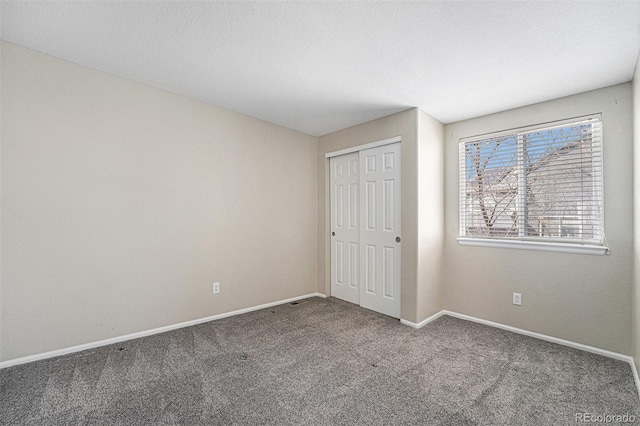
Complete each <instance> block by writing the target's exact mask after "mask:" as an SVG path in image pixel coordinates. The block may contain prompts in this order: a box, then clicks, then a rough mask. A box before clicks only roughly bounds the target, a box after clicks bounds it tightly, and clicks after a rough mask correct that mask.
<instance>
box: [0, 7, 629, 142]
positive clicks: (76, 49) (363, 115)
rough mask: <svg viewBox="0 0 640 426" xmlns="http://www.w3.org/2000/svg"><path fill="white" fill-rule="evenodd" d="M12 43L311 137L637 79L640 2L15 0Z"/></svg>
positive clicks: (451, 117)
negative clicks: (404, 115) (413, 113)
mask: <svg viewBox="0 0 640 426" xmlns="http://www.w3.org/2000/svg"><path fill="white" fill-rule="evenodd" d="M0 13H1V14H2V20H1V27H0V30H1V36H2V39H3V40H6V41H9V42H12V43H16V44H18V45H22V46H25V47H28V48H31V49H34V50H38V51H40V52H44V53H47V54H49V55H52V56H56V57H59V58H62V59H66V60H68V61H72V62H75V63H78V64H82V65H86V66H89V67H92V68H95V69H98V70H101V71H105V72H108V73H111V74H114V75H118V76H121V77H125V78H128V79H131V80H134V81H138V82H141V83H145V84H148V85H150V86H154V87H158V88H161V89H165V90H168V91H170V92H174V93H178V94H182V95H186V96H189V97H192V98H195V99H199V100H202V101H205V102H208V103H211V104H213V105H217V106H221V107H224V108H227V109H230V110H233V111H237V112H240V113H243V114H246V115H250V116H253V117H257V118H260V119H263V120H266V121H270V122H273V123H276V124H280V125H282V126H286V127H289V128H292V129H296V130H299V131H302V132H305V133H308V134H311V135H322V134H326V133H329V132H332V131H335V130H338V129H341V128H345V127H349V126H352V125H354V124H358V123H362V122H365V121H368V120H372V119H375V118H378V117H382V116H385V115H388V114H391V113H394V112H398V111H402V110H404V109H407V108H410V107H415V106H417V107H420V108H422V109H423V110H424V111H426V112H428V113H429V114H431V115H432V116H434V117H435V118H437V119H438V120H440V121H441V122H443V123H448V122H453V121H458V120H462V119H465V118H470V117H476V116H479V115H484V114H488V113H492V112H496V111H501V110H505V109H509V108H514V107H518V106H522V105H527V104H531V103H535V102H540V101H544V100H548V99H553V98H557V97H561V96H565V95H570V94H574V93H579V92H583V91H586V90H591V89H596V88H600V87H604V86H608V85H612V84H616V83H622V82H626V81H629V80H631V77H632V75H633V71H634V65H635V62H636V58H637V55H638V50H639V49H640V2H632V1H607V2H603V1H599V2H583V1H580V2H569V1H557V2H537V1H534V2H488V1H487V2H485V1H477V2H458V1H455V2H454V1H450V2H271V1H265V2H182V1H173V2H149V1H144V2H114V1H109V2H96V1H87V2H54V1H47V2H35V1H30V2H26V1H24V2H10V1H4V2H2V3H1V4H0Z"/></svg>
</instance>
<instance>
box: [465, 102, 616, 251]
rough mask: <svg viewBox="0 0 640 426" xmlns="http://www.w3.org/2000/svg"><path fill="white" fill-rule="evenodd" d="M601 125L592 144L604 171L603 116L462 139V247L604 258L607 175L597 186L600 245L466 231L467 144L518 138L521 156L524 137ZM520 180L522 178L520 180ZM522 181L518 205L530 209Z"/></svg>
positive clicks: (520, 161)
mask: <svg viewBox="0 0 640 426" xmlns="http://www.w3.org/2000/svg"><path fill="white" fill-rule="evenodd" d="M588 122H598V123H599V125H600V132H601V133H600V136H599V137H598V138H597V139H596V140H594V141H593V142H592V144H593V145H595V146H596V148H598V150H599V161H600V164H601V167H602V168H604V151H603V139H604V136H603V132H604V131H603V123H602V114H590V115H586V116H581V117H573V118H568V119H563V120H557V121H552V122H547V123H540V124H535V125H530V126H524V127H517V128H512V129H506V130H502V131H498V132H489V133H484V134H479V135H475V136H469V137H464V138H461V139H460V140H459V141H458V167H459V169H458V176H459V196H458V203H459V204H458V215H459V230H458V238H457V241H458V244H460V245H465V246H480V247H495V248H507V249H523V250H539V251H552V252H561V253H577V254H591V255H603V254H605V253H606V254H608V253H609V247H608V246H607V241H606V237H605V234H604V222H605V221H604V213H605V208H604V172H602V173H601V176H600V178H599V181H598V182H596V191H597V196H598V199H599V205H600V217H599V219H600V220H599V221H598V222H599V223H598V224H597V226H598V227H599V230H600V234H601V236H602V238H601V241H600V242H584V241H582V240H573V241H571V239H570V238H565V239H563V238H562V237H552V238H549V237H544V238H536V237H527V236H525V235H524V234H523V232H524V231H523V230H519V235H518V237H510V238H495V237H494V238H492V237H487V236H469V235H464V234H463V233H464V231H465V230H466V215H467V214H466V207H467V203H466V180H467V179H466V151H465V148H466V144H467V143H468V142H472V141H479V140H484V139H493V138H499V137H501V136H506V135H514V136H515V137H516V138H517V141H518V142H517V143H518V147H517V150H518V152H520V151H522V150H523V146H524V143H523V135H525V134H527V133H531V132H535V131H542V130H547V129H554V128H562V127H568V126H571V125H578V124H581V123H588ZM522 161H523V159H522V156H521V155H520V154H519V155H518V160H517V167H518V169H519V170H520V169H521V168H522V167H523V165H522ZM519 176H522V179H524V178H525V176H524V174H522V173H519ZM519 179H520V178H519ZM521 183H522V180H520V181H519V182H518V193H517V194H516V199H517V201H516V203H517V205H519V206H523V205H524V206H526V205H527V203H526V197H527V194H526V193H525V191H520V187H521Z"/></svg>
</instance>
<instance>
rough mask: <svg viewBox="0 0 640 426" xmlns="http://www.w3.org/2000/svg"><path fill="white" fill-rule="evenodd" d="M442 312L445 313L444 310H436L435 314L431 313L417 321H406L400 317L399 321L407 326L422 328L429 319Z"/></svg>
mask: <svg viewBox="0 0 640 426" xmlns="http://www.w3.org/2000/svg"><path fill="white" fill-rule="evenodd" d="M444 314H445V311H440V312H436V313H435V314H433V315H431V316H430V317H429V318H427V319H423V320H422V321H420V322H418V323H415V322H411V321H407V320H405V319H400V323H401V324H404V325H408V326H409V327H412V328H422V327H424V326H425V325H427V324H429V323H430V322H431V321H433V320H436V319H438V318H440V317H441V316H443V315H444Z"/></svg>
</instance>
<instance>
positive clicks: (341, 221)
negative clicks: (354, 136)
mask: <svg viewBox="0 0 640 426" xmlns="http://www.w3.org/2000/svg"><path fill="white" fill-rule="evenodd" d="M359 163H360V160H359V156H358V153H357V152H356V153H352V154H346V155H341V156H339V157H333V158H331V159H330V160H329V169H330V173H331V174H330V177H329V180H330V186H331V187H330V196H331V233H332V235H331V237H330V238H331V295H332V296H334V297H337V298H339V299H343V300H346V301H348V302H352V303H356V304H359V303H360V285H359V276H360V261H359V259H360V243H359V239H360V210H359V203H360V191H359V180H360V174H359V173H358V169H359Z"/></svg>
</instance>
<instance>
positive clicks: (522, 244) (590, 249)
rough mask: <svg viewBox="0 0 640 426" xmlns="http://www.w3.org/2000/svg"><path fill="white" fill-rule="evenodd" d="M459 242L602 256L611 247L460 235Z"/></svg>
mask: <svg viewBox="0 0 640 426" xmlns="http://www.w3.org/2000/svg"><path fill="white" fill-rule="evenodd" d="M458 244H460V245H461V246H479V247H495V248H510V249H518V250H538V251H554V252H560V253H577V254H591V255H597V256H602V255H604V254H605V253H608V251H609V248H608V247H604V246H596V245H593V244H568V243H549V242H540V241H513V240H512V241H507V240H492V239H485V238H468V237H459V238H458Z"/></svg>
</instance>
